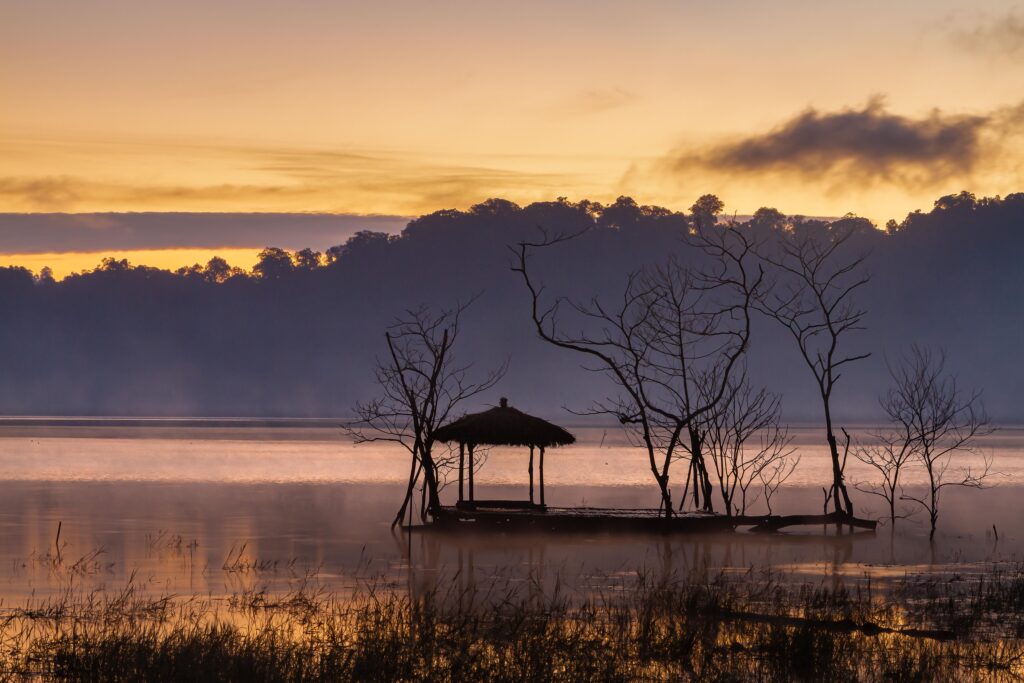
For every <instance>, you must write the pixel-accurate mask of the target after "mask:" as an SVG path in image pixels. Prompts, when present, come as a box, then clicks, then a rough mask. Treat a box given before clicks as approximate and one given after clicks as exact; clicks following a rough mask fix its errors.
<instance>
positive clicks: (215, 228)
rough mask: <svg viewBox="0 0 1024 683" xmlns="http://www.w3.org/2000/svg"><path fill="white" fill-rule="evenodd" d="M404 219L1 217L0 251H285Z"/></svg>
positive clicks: (388, 228)
mask: <svg viewBox="0 0 1024 683" xmlns="http://www.w3.org/2000/svg"><path fill="white" fill-rule="evenodd" d="M407 222H408V219H407V218H405V217H402V216H358V215H351V214H303V213H156V212H154V213H75V214H68V213H32V214H21V213H0V252H5V253H42V252H68V251H101V250H108V249H109V250H114V249H117V250H125V249H167V248H174V247H211V248H213V247H254V248H259V247H265V246H268V245H275V246H279V247H284V248H287V249H298V248H301V247H313V248H315V249H325V248H326V247H329V246H332V245H335V244H341V243H343V242H345V240H346V239H348V238H349V237H350V236H351V235H353V234H355V233H356V232H358V231H359V230H375V231H381V232H391V233H397V232H399V231H401V229H402V228H404V227H405V225H406V223H407Z"/></svg>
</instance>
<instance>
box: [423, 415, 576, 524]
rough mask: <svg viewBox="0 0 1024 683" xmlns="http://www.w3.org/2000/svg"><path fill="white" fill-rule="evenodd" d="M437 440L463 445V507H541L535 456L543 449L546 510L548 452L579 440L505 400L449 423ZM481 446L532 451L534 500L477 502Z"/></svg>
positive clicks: (542, 488) (542, 498)
mask: <svg viewBox="0 0 1024 683" xmlns="http://www.w3.org/2000/svg"><path fill="white" fill-rule="evenodd" d="M434 440H435V441H442V442H445V443H451V442H457V443H458V444H459V505H460V506H463V507H465V506H470V507H537V504H536V503H534V499H533V457H534V450H535V449H536V450H539V452H540V453H539V456H540V457H539V460H540V462H539V465H540V467H539V470H540V472H539V474H540V505H539V507H544V450H545V449H547V448H551V447H554V446H565V445H568V444H571V443H574V442H575V441H576V437H574V436H573V435H572V434H570V433H569V432H567V431H565V430H564V429H562V428H561V427H559V426H558V425H553V424H551V423H550V422H548V421H547V420H542V419H540V418H539V417H534V416H533V415H527V414H526V413H524V412H522V411H521V410H516V409H515V408H512V407H511V406H509V404H508V399H506V398H502V399H501V402H500V404H499V405H498V406H496V407H494V408H491V409H490V410H485V411H483V412H482V413H473V414H472V415H466V416H465V417H462V418H459V419H458V420H455V421H454V422H449V423H448V424H446V425H445V426H443V427H441V428H440V429H438V430H437V431H436V432H435V433H434ZM477 446H528V447H529V448H530V466H529V472H530V500H529V502H526V501H510V500H488V501H477V500H476V499H475V498H474V496H473V451H474V450H475V449H476V447H477ZM467 455H469V500H468V501H467V500H466V498H465V495H464V494H465V489H464V483H465V480H466V475H465V473H466V456H467Z"/></svg>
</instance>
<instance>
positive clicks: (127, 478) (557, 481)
mask: <svg viewBox="0 0 1024 683" xmlns="http://www.w3.org/2000/svg"><path fill="white" fill-rule="evenodd" d="M576 431H577V435H578V436H579V437H581V438H580V442H579V443H578V444H577V445H574V446H572V447H568V448H563V449H558V450H556V451H552V452H550V453H549V456H548V458H547V460H546V463H545V474H546V477H547V484H548V486H547V500H548V503H549V504H552V505H577V504H586V505H595V506H622V507H640V506H655V505H656V504H657V496H656V491H655V489H654V487H653V486H652V485H651V483H650V475H649V473H648V471H647V470H646V465H645V459H644V456H643V454H642V453H641V452H639V451H637V450H636V449H633V448H630V447H629V446H628V445H627V444H626V443H624V441H623V440H622V438H621V436H620V435H619V433H618V432H617V431H614V430H608V431H605V430H602V429H589V428H588V429H582V430H576ZM819 440H820V435H819V434H818V433H817V431H816V430H798V431H797V432H796V441H795V445H796V446H797V448H798V449H799V453H800V456H801V463H800V466H799V467H798V469H797V471H796V474H795V475H794V476H793V478H792V479H791V480H790V482H789V484H788V485H787V487H786V488H785V489H784V490H783V491H782V492H780V494H779V495H778V498H777V502H776V503H775V506H774V507H775V511H776V512H782V513H786V512H817V511H819V510H820V509H821V504H822V493H821V489H820V486H821V484H822V483H824V482H827V481H828V478H829V464H828V456H827V453H826V451H825V449H824V448H822V447H821V446H820V445H819V443H818V442H819ZM984 451H985V453H986V454H988V455H990V456H992V457H993V458H994V462H995V469H996V470H998V471H999V475H998V476H997V477H995V478H993V479H992V483H993V484H994V486H993V487H992V488H990V489H987V490H985V491H973V490H957V489H953V490H949V491H948V492H947V493H946V494H945V501H944V504H943V509H942V517H941V520H940V533H939V535H938V537H937V539H936V542H935V543H934V544H930V543H929V542H928V539H927V529H926V528H925V518H924V515H923V514H922V513H918V514H917V515H915V517H914V518H912V519H910V520H904V521H900V522H898V524H897V529H896V531H895V533H893V532H892V530H891V529H889V528H887V527H883V528H880V530H879V531H878V532H877V533H875V534H857V535H854V536H852V537H851V536H843V537H835V536H833V535H829V536H823V535H822V529H820V528H813V529H803V530H800V531H799V532H791V533H787V534H780V535H773V536H762V535H754V534H716V535H700V536H685V537H682V536H676V537H672V538H665V537H661V536H656V535H652V536H622V535H614V536H611V535H596V536H592V537H591V536H543V537H524V536H500V535H490V536H457V537H456V536H445V535H437V534H414V535H413V536H412V537H411V538H410V537H408V536H406V535H403V534H393V533H392V532H391V530H390V528H389V527H390V521H391V519H392V517H393V515H394V512H395V509H396V506H397V504H398V502H399V501H400V498H401V495H402V489H403V482H404V478H405V477H406V476H407V459H406V456H405V455H403V453H402V452H400V451H397V450H394V449H392V448H390V447H382V446H378V445H361V446H355V445H353V444H351V443H348V442H346V441H345V440H344V439H343V438H342V436H341V434H340V432H339V431H337V430H336V429H334V428H332V427H331V426H330V425H329V424H324V423H310V424H304V425H295V424H292V425H290V426H272V425H271V426H267V425H263V426H252V425H245V424H241V423H239V424H231V423H208V424H207V425H202V424H199V425H195V424H193V425H186V426H182V425H180V424H177V423H167V424H161V423H148V424H147V426H125V425H118V424H113V425H112V424H109V423H104V422H88V421H86V422H81V423H76V424H75V425H74V426H54V425H52V424H49V423H32V422H24V421H19V422H9V423H6V424H0V526H2V534H0V597H2V598H3V600H4V601H5V602H7V603H8V604H9V603H10V602H11V601H20V600H22V599H24V598H25V596H28V595H31V594H35V595H45V594H47V593H50V592H53V591H58V590H61V589H63V588H64V587H66V586H67V585H68V583H69V582H73V583H76V584H77V585H79V586H85V587H89V588H92V587H95V588H108V589H116V588H118V587H120V586H123V585H124V584H125V582H126V581H128V580H129V578H131V580H132V581H133V582H134V583H135V584H136V585H140V586H144V587H146V588H147V589H151V590H154V591H160V592H170V593H176V594H182V593H189V592H200V593H213V594H218V595H219V594H227V593H231V592H234V591H238V590H240V589H253V588H255V589H259V588H264V587H266V588H267V589H269V590H283V589H286V588H287V587H289V586H291V585H294V583H295V582H296V581H301V580H302V579H303V577H307V576H309V575H311V574H316V576H317V577H318V578H319V580H320V581H322V582H325V583H326V584H327V585H328V586H330V587H333V588H338V589H343V588H346V587H348V586H350V585H352V584H353V583H358V582H361V581H365V580H368V579H373V578H374V577H379V578H382V579H383V580H387V581H392V582H396V583H398V584H403V583H404V582H406V581H410V580H412V581H414V582H416V583H417V584H418V583H421V582H428V583H429V582H430V581H438V580H442V581H444V580H448V579H446V578H439V577H451V576H453V575H456V576H458V577H459V580H465V579H466V578H467V577H469V578H470V579H474V580H475V579H479V580H487V579H493V578H496V577H497V578H499V579H501V580H511V581H524V580H537V579H538V577H539V578H540V579H541V580H543V581H547V582H550V581H552V580H554V577H558V579H559V580H560V581H564V582H565V583H567V584H570V585H583V586H589V585H602V584H608V583H614V582H615V581H616V578H617V577H621V576H623V575H629V574H630V573H632V572H635V571H636V570H638V569H642V570H645V571H648V572H673V571H684V570H687V569H691V568H699V567H708V568H710V569H712V570H715V571H717V570H722V569H724V570H727V571H734V572H745V571H750V570H754V571H762V570H764V569H765V568H769V567H770V568H772V569H773V570H774V571H778V572H780V573H784V574H786V575H795V576H809V575H810V576H816V577H821V576H825V577H827V578H828V579H830V580H844V581H853V580H860V579H863V578H864V577H866V576H869V575H870V576H871V577H872V578H873V580H884V579H885V578H886V577H893V576H902V575H904V574H906V573H919V572H928V571H932V572H960V573H962V572H971V571H976V570H980V569H982V568H984V567H986V566H989V565H990V564H991V563H992V562H1015V561H1019V560H1021V559H1024V515H1022V514H1021V513H1022V512H1024V503H1022V500H1021V494H1022V493H1024V457H1022V456H1024V431H1022V430H1019V429H1003V430H1001V431H1000V432H998V433H997V434H996V435H994V436H992V437H990V438H988V439H987V440H986V441H985V442H984ZM870 475H871V472H870V471H869V470H866V469H865V468H864V467H863V466H861V465H860V463H858V462H853V461H852V459H851V463H850V465H849V466H848V477H849V479H850V480H851V481H859V480H862V479H865V478H868V477H870ZM526 476H527V475H526V459H525V452H524V451H518V450H514V449H508V450H506V449H497V450H495V451H492V452H491V453H490V454H489V456H488V460H487V462H486V464H485V466H484V468H483V470H482V471H481V473H480V475H479V476H478V478H477V487H478V495H479V496H480V497H516V496H522V497H525V496H526V489H525V485H526V484H525V482H526V481H527V479H526ZM908 483H909V484H911V485H914V484H919V483H920V474H919V473H918V472H917V471H916V470H914V471H912V472H908ZM453 495H454V490H453V489H449V490H446V492H445V496H446V497H447V498H449V499H450V498H452V496H453ZM854 495H855V498H854V500H855V503H856V504H857V506H858V508H859V509H861V510H862V511H863V513H864V514H867V515H872V514H880V512H881V506H880V505H879V503H881V501H880V500H878V499H874V498H873V497H871V496H867V495H865V494H856V493H855V494H854ZM754 511H755V512H756V511H760V508H759V507H758V505H755V506H754ZM993 524H995V525H996V528H997V530H998V539H997V538H996V536H995V534H994V533H993V529H992V527H993ZM58 525H59V526H60V536H59V538H58V536H57V530H58ZM58 548H59V561H57V560H58ZM76 563H77V564H76ZM410 565H411V567H412V571H411V572H410Z"/></svg>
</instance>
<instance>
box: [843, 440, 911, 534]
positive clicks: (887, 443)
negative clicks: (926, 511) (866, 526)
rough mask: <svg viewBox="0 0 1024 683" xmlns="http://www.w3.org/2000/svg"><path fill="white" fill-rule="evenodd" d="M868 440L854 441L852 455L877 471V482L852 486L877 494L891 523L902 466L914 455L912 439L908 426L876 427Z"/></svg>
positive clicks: (894, 518) (894, 516)
mask: <svg viewBox="0 0 1024 683" xmlns="http://www.w3.org/2000/svg"><path fill="white" fill-rule="evenodd" d="M871 438H872V442H871V443H868V444H858V445H857V446H856V448H855V449H854V451H853V455H854V457H855V458H857V459H858V460H860V461H861V462H862V463H864V464H865V465H869V466H870V467H873V468H874V469H875V470H876V471H877V472H878V473H879V474H880V475H881V481H880V482H879V483H877V484H876V483H871V482H857V483H856V484H855V487H856V489H857V490H858V491H860V492H862V493H867V494H870V495H873V496H878V497H879V498H882V499H883V500H885V502H886V505H888V507H889V523H890V524H893V525H895V524H896V518H897V517H903V516H905V515H897V514H896V501H897V500H899V498H900V496H901V494H902V487H901V484H900V475H901V474H902V473H903V468H904V467H905V466H906V465H907V463H908V462H910V461H911V460H912V459H913V458H914V456H915V455H916V452H915V449H914V439H913V438H912V437H911V436H910V431H909V428H907V429H905V430H904V431H900V429H895V428H894V429H890V430H880V431H877V432H874V433H873V434H872V435H871Z"/></svg>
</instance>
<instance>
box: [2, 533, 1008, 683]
mask: <svg viewBox="0 0 1024 683" xmlns="http://www.w3.org/2000/svg"><path fill="white" fill-rule="evenodd" d="M89 557H90V556H86V557H84V558H81V559H78V560H75V559H74V558H73V557H65V556H64V555H63V554H62V553H59V552H58V553H56V554H54V553H47V554H46V555H43V556H39V557H37V558H35V560H34V561H37V562H46V563H49V564H48V568H49V569H50V571H52V572H53V573H54V575H55V576H56V577H59V578H60V579H61V580H62V582H63V583H64V588H63V589H62V590H61V591H59V592H57V593H55V594H53V595H52V596H50V597H42V598H40V597H30V598H28V599H26V601H25V602H24V603H22V604H20V605H10V604H8V605H4V606H3V609H2V618H0V680H12V681H13V680H40V679H42V680H51V679H59V680H71V681H87V680H89V681H92V680H112V681H121V680H124V681H127V680H147V681H164V680H166V681H170V680H183V679H193V680H225V681H226V680H246V681H308V680H309V681H311V680H336V681H346V680H352V681H356V680H358V681H367V680H369V681H411V680H435V681H458V680H494V681H524V680H527V681H534V680H535V681H548V680H605V681H627V680H628V681H633V680H652V681H661V680H666V681H667V680H718V681H725V680H728V681H748V680H749V681H754V680H758V681H762V680H769V681H792V680H805V681H811V680H836V681H848V680H849V681H853V680H858V681H859V680H867V681H891V680H901V681H902V680H913V681H948V680H1019V678H1020V676H1021V675H1024V565H1022V564H1019V563H1014V564H992V565H988V566H986V567H984V569H983V571H980V572H978V573H970V572H967V571H965V572H963V573H960V574H947V575H936V574H922V575H909V574H908V575H905V576H903V577H902V578H893V579H890V580H887V581H880V582H872V580H871V579H870V577H868V578H867V579H866V580H865V581H862V582H852V583H850V584H849V585H846V584H843V583H842V582H837V581H836V580H835V578H834V577H827V578H823V579H821V580H818V581H795V580H793V579H792V577H787V576H785V575H784V574H782V573H779V572H777V571H776V570H772V569H763V570H755V569H753V568H751V569H749V570H748V571H746V572H739V573H736V572H715V571H711V570H709V569H707V568H703V569H700V568H696V569H693V570H691V571H688V572H680V571H673V572H660V573H658V572H653V571H645V570H639V571H636V572H629V573H617V574H612V575H607V576H602V577H594V580H593V581H592V582H590V587H589V588H587V589H585V590H579V589H577V590H569V589H567V588H566V585H568V584H567V583H565V582H564V581H563V580H562V578H561V577H560V576H554V577H548V580H546V581H545V580H544V579H543V578H541V577H540V576H539V575H537V574H534V573H531V574H530V576H529V577H528V578H527V579H525V580H522V581H511V580H509V579H508V577H507V576H504V575H503V574H502V571H501V570H500V569H498V570H497V571H496V572H495V573H492V572H488V573H487V574H486V575H480V574H477V573H460V572H456V573H455V574H446V573H444V572H440V573H437V572H416V573H414V574H412V575H410V579H409V582H408V584H406V583H405V582H403V581H394V580H392V581H388V580H386V579H384V578H383V577H381V576H365V575H364V576H359V575H358V574H359V569H358V568H357V570H356V576H355V577H354V578H355V579H356V584H355V586H354V587H353V588H351V589H350V590H344V591H338V590H331V589H330V587H329V585H328V583H327V582H326V581H324V580H322V579H321V577H320V576H319V572H318V571H317V570H308V571H305V572H303V571H302V570H300V569H298V568H297V567H296V563H295V562H294V561H293V562H285V563H281V562H274V563H267V562H262V561H252V562H243V561H241V560H239V561H236V562H231V563H229V562H227V561H226V562H225V564H224V566H223V567H222V571H224V572H226V573H229V574H235V575H244V576H245V577H246V578H247V579H249V581H247V582H246V585H247V587H246V588H242V589H238V590H236V591H235V592H232V593H230V594H227V595H198V594H196V595H190V594H159V593H153V592H152V591H150V590H149V588H148V587H147V586H146V584H145V582H144V581H142V580H140V579H138V578H137V576H136V575H135V574H134V573H133V574H131V575H130V576H129V577H128V579H127V580H126V582H125V584H124V585H123V586H120V587H117V588H112V589H108V590H91V589H88V588H85V582H83V581H82V579H83V577H84V576H86V575H87V574H88V573H89V572H90V567H92V566H93V564H94V563H92V562H91V561H90V559H89ZM282 566H285V567H287V568H288V571H290V572H294V573H295V578H294V580H292V581H291V582H290V584H289V586H288V588H287V589H286V590H282V591H279V592H277V591H275V592H271V591H268V590H267V589H266V588H265V587H261V585H262V579H265V578H267V577H268V575H269V574H271V573H274V572H276V571H278V570H279V568H280V567H282ZM495 574H497V575H495ZM485 577H486V578H485Z"/></svg>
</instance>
